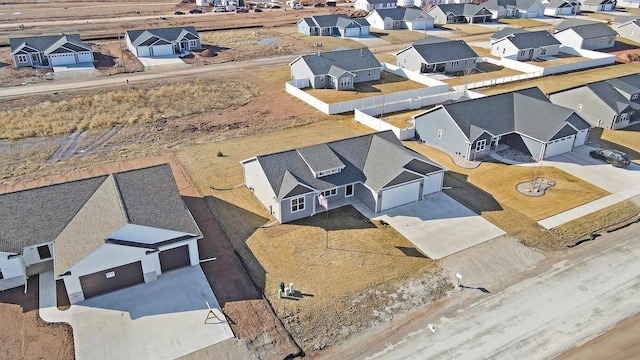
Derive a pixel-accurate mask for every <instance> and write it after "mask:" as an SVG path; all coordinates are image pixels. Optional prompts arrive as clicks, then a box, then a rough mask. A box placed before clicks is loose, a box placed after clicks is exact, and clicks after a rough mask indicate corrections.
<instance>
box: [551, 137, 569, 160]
mask: <svg viewBox="0 0 640 360" xmlns="http://www.w3.org/2000/svg"><path fill="white" fill-rule="evenodd" d="M572 148H573V135H571V136H567V137H563V138H561V139H558V140H553V141H551V142H548V143H547V150H546V151H545V153H544V158H545V159H547V158H550V157H552V156H556V155H560V154H564V153H566V152H569V151H571V149H572Z"/></svg>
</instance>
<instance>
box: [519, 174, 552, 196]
mask: <svg viewBox="0 0 640 360" xmlns="http://www.w3.org/2000/svg"><path fill="white" fill-rule="evenodd" d="M555 184H556V182H555V181H553V180H551V179H548V178H543V177H539V178H535V179H533V181H525V182H521V183H519V184H518V185H516V190H518V191H519V192H520V193H521V194H523V195H527V196H542V195H544V194H545V191H546V190H547V189H548V188H550V187H552V186H554V185H555Z"/></svg>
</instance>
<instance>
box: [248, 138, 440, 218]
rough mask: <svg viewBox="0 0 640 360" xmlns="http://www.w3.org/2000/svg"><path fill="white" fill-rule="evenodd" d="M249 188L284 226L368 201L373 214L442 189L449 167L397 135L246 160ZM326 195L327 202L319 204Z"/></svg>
mask: <svg viewBox="0 0 640 360" xmlns="http://www.w3.org/2000/svg"><path fill="white" fill-rule="evenodd" d="M241 164H242V167H243V169H244V184H245V185H246V186H247V187H248V188H249V190H250V191H251V192H252V193H253V194H254V195H255V196H256V197H257V198H258V200H260V202H261V203H262V204H263V205H264V206H265V208H267V209H269V212H270V213H271V215H273V216H274V217H275V218H276V219H277V220H278V221H279V222H280V223H286V222H290V221H294V220H297V219H302V218H306V217H309V216H313V215H314V214H317V213H318V212H321V211H324V208H323V205H322V204H324V205H326V207H327V208H328V209H335V208H338V207H341V206H346V205H350V204H353V203H356V202H362V203H363V204H364V205H366V206H367V207H368V208H369V209H371V211H373V212H376V213H377V212H380V211H384V210H387V209H390V208H393V207H397V206H401V205H404V204H408V203H411V202H414V201H418V200H421V199H422V198H423V197H424V196H425V195H427V194H431V193H435V192H438V191H441V190H442V181H443V178H444V172H445V170H446V169H445V168H444V167H442V166H441V165H439V164H437V163H435V162H433V161H432V160H429V159H427V158H426V157H424V156H422V155H420V154H418V153H416V152H414V151H412V150H410V149H407V148H406V147H404V146H403V145H402V143H401V142H400V140H398V138H397V137H396V136H395V134H394V133H393V132H392V131H383V132H378V133H373V134H368V135H362V136H357V137H353V138H348V139H343V140H338V141H333V142H328V143H323V144H317V145H311V146H307V147H303V148H299V149H294V150H288V151H282V152H278V153H273V154H267V155H260V156H256V157H252V158H250V159H247V160H244V161H241ZM320 195H322V197H324V199H326V203H324V202H323V203H319V202H318V198H319V197H320Z"/></svg>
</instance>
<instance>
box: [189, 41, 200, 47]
mask: <svg viewBox="0 0 640 360" xmlns="http://www.w3.org/2000/svg"><path fill="white" fill-rule="evenodd" d="M196 46H198V40H191V41H189V47H196Z"/></svg>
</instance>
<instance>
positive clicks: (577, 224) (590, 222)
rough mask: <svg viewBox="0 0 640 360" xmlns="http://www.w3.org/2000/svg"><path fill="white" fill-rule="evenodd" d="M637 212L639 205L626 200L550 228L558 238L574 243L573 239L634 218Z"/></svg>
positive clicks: (639, 210)
mask: <svg viewBox="0 0 640 360" xmlns="http://www.w3.org/2000/svg"><path fill="white" fill-rule="evenodd" d="M639 213H640V207H638V206H637V205H636V204H635V203H634V202H633V201H631V200H626V201H623V202H620V203H617V204H614V205H611V206H609V207H607V208H605V209H602V210H601V211H598V212H595V213H592V214H589V215H586V216H583V217H581V218H579V219H576V220H573V221H571V222H568V223H566V224H562V225H560V226H558V227H556V228H553V229H551V231H552V232H553V233H554V234H556V235H557V236H559V237H560V238H563V239H567V244H572V243H575V240H574V239H584V238H588V237H589V234H592V233H601V232H602V231H603V230H606V229H607V228H610V227H612V226H615V225H616V224H619V223H623V222H625V221H627V220H629V219H632V218H636V217H637V216H638V214H639ZM567 235H569V236H567Z"/></svg>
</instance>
